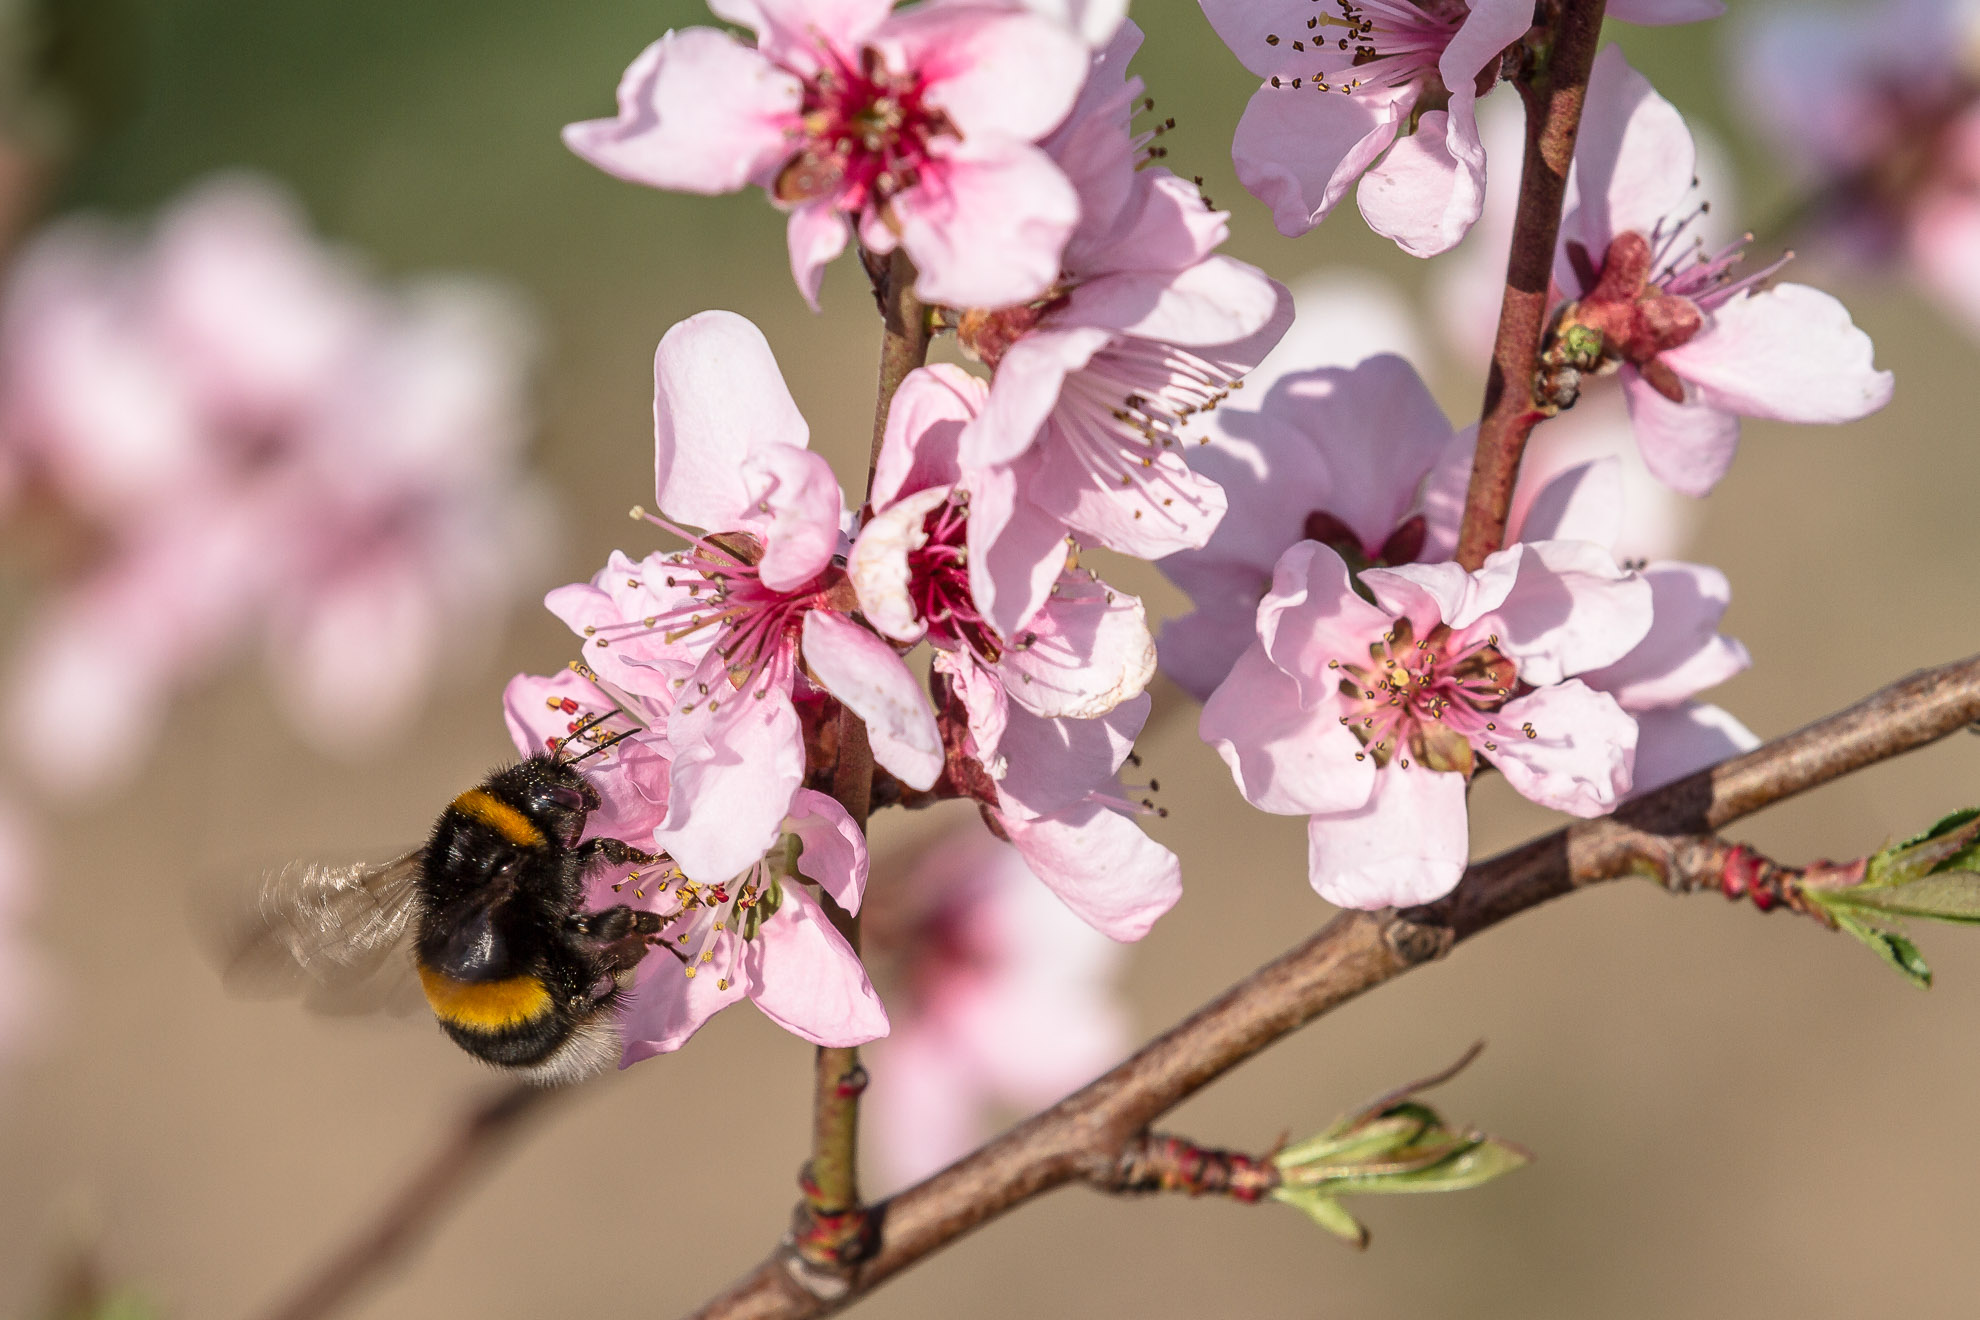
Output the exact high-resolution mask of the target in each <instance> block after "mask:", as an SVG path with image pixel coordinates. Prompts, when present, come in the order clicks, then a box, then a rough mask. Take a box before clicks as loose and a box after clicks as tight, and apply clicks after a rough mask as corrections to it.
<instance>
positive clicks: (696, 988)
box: [619, 933, 747, 1068]
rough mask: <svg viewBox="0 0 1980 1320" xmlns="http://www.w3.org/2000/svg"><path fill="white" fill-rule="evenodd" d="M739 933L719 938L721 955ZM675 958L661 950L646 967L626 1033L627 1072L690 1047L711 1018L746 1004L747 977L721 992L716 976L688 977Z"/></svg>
mask: <svg viewBox="0 0 1980 1320" xmlns="http://www.w3.org/2000/svg"><path fill="white" fill-rule="evenodd" d="M735 938H736V937H735V935H734V934H733V933H731V934H728V935H723V936H718V937H717V946H716V956H717V957H722V958H723V962H724V965H726V963H727V958H726V957H723V955H724V954H726V953H727V948H726V947H725V946H726V943H727V942H728V941H732V940H734V939H735ZM685 971H686V969H685V968H683V967H682V966H681V965H680V964H679V963H678V962H676V961H674V959H673V957H672V956H671V955H669V954H666V953H661V952H659V951H657V950H656V951H655V952H654V953H652V954H649V955H648V956H647V958H646V960H645V961H644V962H643V963H641V964H640V968H639V974H638V978H637V980H636V981H635V982H634V985H633V991H632V995H631V998H630V1001H629V1002H628V1003H627V1005H626V1010H625V1016H624V1018H623V1020H622V1025H621V1026H620V1030H621V1031H622V1032H623V1033H624V1034H625V1041H626V1044H625V1053H624V1055H623V1056H622V1057H621V1058H620V1060H619V1066H620V1067H621V1068H625V1067H630V1066H631V1065H633V1064H635V1063H638V1062H639V1061H640V1060H641V1059H650V1058H652V1057H653V1056H654V1055H656V1054H669V1053H672V1052H673V1051H675V1050H677V1049H679V1048H680V1047H681V1046H683V1045H685V1044H687V1042H688V1037H690V1036H692V1035H694V1033H695V1032H697V1031H699V1030H701V1027H702V1024H703V1023H705V1022H707V1021H708V1019H709V1018H712V1017H714V1016H715V1015H716V1014H717V1013H719V1012H721V1011H722V1010H723V1009H725V1008H727V1007H728V1006H729V1005H730V1004H733V1003H735V1002H736V1001H738V1000H740V999H741V998H742V997H743V995H744V993H745V992H746V990H747V986H746V985H745V984H744V982H743V978H742V977H737V978H736V979H734V980H733V981H731V982H729V984H728V985H727V986H724V987H722V988H721V989H717V988H716V986H717V982H718V981H719V980H720V978H718V977H714V976H693V977H690V976H687V975H685Z"/></svg>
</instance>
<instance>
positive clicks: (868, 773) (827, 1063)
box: [789, 249, 929, 1295]
mask: <svg viewBox="0 0 1980 1320" xmlns="http://www.w3.org/2000/svg"><path fill="white" fill-rule="evenodd" d="M868 269H869V270H870V271H872V272H873V276H874V296H875V297H876V299H877V300H878V301H879V304H880V319H881V323H882V327H883V330H882V336H881V341H880V388H879V396H878V398H877V400H876V401H875V404H874V408H873V447H872V450H871V452H870V453H869V455H868V458H867V466H866V496H865V499H866V500H868V501H870V500H871V499H872V498H873V474H874V470H875V469H876V468H877V467H878V466H879V464H880V445H881V442H882V441H883V440H884V439H885V438H886V435H887V414H888V412H889V411H890V410H891V409H892V407H893V403H894V395H895V393H896V392H897V391H898V390H899V389H900V387H901V382H902V381H903V380H906V379H907V376H908V373H909V372H911V371H913V370H914V369H915V368H916V367H919V366H920V365H921V364H922V363H924V362H926V361H927V360H928V343H929V325H928V309H927V308H926V307H924V306H922V304H921V300H920V299H918V298H916V297H915V295H914V281H915V269H914V263H913V262H911V261H909V260H908V257H907V253H906V252H904V251H902V250H900V249H896V250H895V251H894V253H893V254H892V255H891V256H890V257H889V258H888V259H887V261H886V265H885V267H884V269H883V268H880V267H879V264H878V263H877V262H874V263H872V264H870V265H869V267H868ZM838 725H839V740H838V758H837V761H836V762H835V763H834V766H833V770H832V796H833V797H834V798H835V799H837V800H838V803H839V805H840V806H842V807H844V808H845V809H846V814H847V815H849V816H851V817H852V821H853V824H854V826H855V827H857V828H858V829H859V830H860V832H861V833H864V832H865V830H866V817H867V814H868V812H869V811H870V810H871V809H872V805H873V748H872V745H871V743H870V742H869V741H868V739H867V736H866V725H865V724H864V723H862V722H861V720H860V718H859V716H858V715H856V714H854V713H853V711H852V709H851V708H850V707H847V706H841V707H840V708H839V720H838ZM826 910H827V912H828V913H830V915H831V917H832V923H833V925H835V926H837V927H838V929H839V931H840V933H841V934H843V935H844V936H845V937H846V941H847V942H848V943H849V944H851V945H852V947H853V949H854V951H855V952H857V951H858V949H859V919H858V917H856V916H854V915H852V914H850V913H847V912H845V911H844V910H843V909H841V908H840V907H839V906H838V905H837V904H836V903H833V902H832V901H831V900H830V899H829V898H827V899H826ZM865 1090H866V1069H865V1068H864V1067H863V1066H861V1064H860V1061H859V1051H858V1050H857V1049H832V1048H826V1047H823V1046H821V1047H820V1048H819V1050H818V1056H817V1063H816V1068H815V1072H814V1076H813V1085H812V1123H811V1159H810V1160H809V1162H807V1163H806V1165H805V1167H804V1171H803V1172H802V1173H801V1174H800V1175H799V1177H798V1186H799V1188H800V1190H801V1191H802V1192H803V1197H802V1199H801V1200H800V1201H799V1202H798V1206H797V1209H796V1211H795V1212H793V1215H792V1223H791V1243H792V1249H793V1254H792V1256H791V1258H790V1262H789V1263H790V1266H791V1268H792V1270H793V1271H794V1272H795V1273H796V1275H797V1276H798V1277H800V1278H801V1279H802V1280H803V1282H804V1286H805V1287H806V1288H807V1289H809V1290H811V1291H813V1292H817V1293H822V1294H825V1295H832V1294H835V1293H838V1292H842V1291H843V1290H844V1289H845V1287H846V1282H845V1281H846V1278H847V1273H848V1271H849V1270H850V1269H852V1267H853V1266H855V1265H856V1264H857V1263H858V1262H859V1261H860V1260H862V1259H863V1258H864V1257H865V1256H866V1255H867V1254H868V1251H869V1249H870V1248H871V1246H872V1241H873V1235H872V1224H871V1222H870V1221H869V1219H868V1216H867V1212H866V1207H865V1205H864V1204H863V1203H862V1202H861V1200H860V1195H859V1097H860V1094H861V1092H863V1091H865Z"/></svg>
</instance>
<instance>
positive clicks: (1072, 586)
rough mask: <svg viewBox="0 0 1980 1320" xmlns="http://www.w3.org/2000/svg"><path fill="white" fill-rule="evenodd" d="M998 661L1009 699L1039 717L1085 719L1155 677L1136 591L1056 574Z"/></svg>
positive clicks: (1151, 648) (1150, 641)
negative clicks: (1022, 629) (1044, 596)
mask: <svg viewBox="0 0 1980 1320" xmlns="http://www.w3.org/2000/svg"><path fill="white" fill-rule="evenodd" d="M1015 641H1016V642H1017V644H1016V645H1014V646H1012V647H1011V648H1010V649H1009V650H1007V651H1006V652H1005V653H1004V656H1003V658H1002V659H1001V660H1000V661H999V662H998V668H999V669H1000V670H1001V671H1002V675H1003V679H1004V685H1005V688H1006V690H1007V691H1008V692H1009V693H1010V695H1011V698H1012V699H1013V700H1015V701H1016V702H1017V703H1018V704H1019V705H1021V706H1023V707H1024V708H1025V709H1026V710H1029V711H1030V712H1031V713H1032V714H1034V715H1042V716H1044V717H1046V718H1047V719H1051V718H1065V719H1076V720H1089V719H1093V718H1095V717H1097V716H1100V715H1105V714H1106V713H1107V712H1108V711H1110V710H1112V709H1113V708H1114V707H1116V706H1118V705H1120V704H1121V703H1122V702H1123V701H1126V700H1127V699H1128V698H1130V697H1135V696H1139V695H1140V694H1141V692H1142V691H1143V689H1145V688H1146V687H1147V686H1148V680H1149V679H1151V678H1153V677H1155V639H1154V638H1153V637H1151V636H1150V635H1149V633H1148V612H1147V610H1146V609H1145V608H1143V606H1142V603H1141V599H1140V597H1138V596H1130V595H1127V594H1126V593H1124V592H1117V591H1115V590H1113V589H1112V588H1111V587H1109V586H1108V585H1107V584H1106V583H1104V582H1102V581H1100V580H1099V579H1098V578H1094V577H1090V576H1086V575H1083V574H1076V573H1065V574H1062V575H1061V576H1060V578H1059V582H1058V590H1056V591H1055V592H1053V593H1052V595H1051V596H1050V598H1049V599H1047V601H1046V603H1045V608H1044V609H1042V610H1040V611H1039V612H1038V614H1037V615H1036V616H1035V617H1034V618H1033V619H1032V620H1031V624H1030V626H1029V627H1028V628H1027V629H1026V630H1025V632H1024V633H1023V635H1022V636H1021V637H1019V638H1017V639H1015Z"/></svg>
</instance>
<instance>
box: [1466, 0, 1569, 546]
mask: <svg viewBox="0 0 1980 1320" xmlns="http://www.w3.org/2000/svg"><path fill="white" fill-rule="evenodd" d="M1557 7H1558V11H1559V12H1558V13H1557V14H1556V15H1555V16H1554V20H1553V21H1552V22H1551V23H1543V24H1542V26H1541V27H1540V28H1539V32H1540V34H1541V35H1540V39H1539V44H1538V46H1537V47H1535V48H1533V49H1530V50H1529V51H1528V52H1527V59H1526V65H1525V67H1524V68H1523V69H1522V70H1521V72H1520V75H1519V77H1518V78H1517V79H1516V80H1515V81H1516V85H1517V86H1518V88H1519V94H1520V98H1521V99H1522V100H1524V101H1525V102H1526V160H1525V163H1524V166H1523V168H1522V169H1521V171H1520V176H1519V211H1518V214H1517V215H1516V217H1515V218H1514V220H1513V237H1512V254H1511V256H1510V257H1509V258H1508V260H1507V262H1506V293H1505V300H1504V301H1503V302H1502V303H1501V304H1500V307H1499V332H1498V337H1497V339H1496V341H1495V342H1494V343H1493V345H1492V368H1491V373H1490V374H1489V375H1488V376H1487V377H1486V380H1485V408H1484V415H1483V417H1482V418H1481V419H1480V420H1479V423H1478V448H1477V451H1476V452H1475V453H1474V455H1473V457H1472V460H1471V485H1470V488H1469V489H1468V490H1466V492H1465V497H1464V524H1463V527H1462V528H1461V529H1460V531H1459V533H1458V548H1457V561H1458V563H1460V564H1462V565H1464V567H1465V568H1467V569H1470V570H1474V571H1475V570H1476V569H1477V568H1478V566H1479V565H1480V564H1482V563H1484V562H1485V557H1486V556H1487V555H1489V554H1491V553H1492V552H1493V551H1495V550H1497V549H1498V548H1499V547H1500V546H1501V545H1503V544H1504V543H1505V539H1506V518H1507V514H1508V511H1509V510H1510V509H1511V508H1512V494H1513V483H1514V481H1515V480H1516V479H1517V478H1518V476H1519V460H1520V456H1521V455H1522V454H1523V453H1525V451H1526V439H1527V437H1528V436H1529V435H1531V434H1532V433H1533V427H1534V425H1535V424H1536V423H1537V422H1539V421H1540V419H1541V418H1542V417H1543V416H1545V414H1544V413H1543V412H1542V411H1541V410H1540V408H1539V406H1538V402H1537V401H1536V400H1535V398H1534V396H1533V378H1534V374H1535V372H1536V371H1537V370H1538V369H1539V365H1540V340H1541V336H1542V334H1543V333H1544V331H1545V329H1546V318H1547V290H1548V287H1549V284H1550V283H1551V281H1552V277H1553V270H1554V244H1555V240H1556V239H1557V238H1558V237H1559V236H1560V229H1561V201H1562V198H1563V197H1564V196H1565V195H1566V193H1567V176H1568V166H1569V165H1570V164H1571V163H1572V162H1573V160H1574V139H1575V133H1576V131H1577V130H1578V129H1579V128H1580V126H1581V103H1582V99H1583V96H1584V94H1585V93H1586V92H1587V90H1588V72H1589V70H1590V68H1592V67H1593V66H1594V63H1595V48H1596V45H1597V43H1598V39H1599V38H1600V36H1601V33H1602V8H1603V0H1559V3H1558V6H1557Z"/></svg>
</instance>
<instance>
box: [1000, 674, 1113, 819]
mask: <svg viewBox="0 0 1980 1320" xmlns="http://www.w3.org/2000/svg"><path fill="white" fill-rule="evenodd" d="M1148 707H1149V699H1148V696H1147V694H1146V693H1143V694H1142V695H1141V696H1138V697H1134V698H1131V699H1129V700H1127V701H1124V702H1122V703H1121V704H1120V705H1118V706H1116V707H1115V708H1114V709H1113V710H1112V711H1110V712H1108V714H1107V715H1106V716H1104V717H1102V718H1100V719H1092V720H1048V719H1043V718H1041V717H1039V716H1037V715H1033V714H1032V713H1031V712H1030V711H1027V710H1024V709H1023V708H1021V707H1016V706H1011V707H1007V709H1006V712H1005V726H1004V735H1003V739H1002V741H1001V742H1000V743H999V745H998V749H997V750H998V753H999V754H1000V755H1002V756H1003V757H1004V759H1005V761H1006V762H1007V767H1006V769H1005V772H1004V777H1003V778H1002V779H1000V780H998V781H997V796H998V799H999V802H1000V804H1001V807H1002V811H1003V814H1004V815H1005V816H1006V817H1008V818H1010V819H1013V820H1017V819H1029V818H1033V817H1038V816H1049V815H1051V814H1053V813H1055V812H1060V811H1065V810H1067V809H1069V808H1071V807H1073V806H1076V805H1077V804H1079V803H1080V802H1083V801H1085V800H1086V798H1087V797H1088V796H1089V795H1090V794H1091V793H1093V791H1094V790H1095V789H1096V788H1099V787H1101V786H1103V785H1105V784H1107V783H1108V782H1109V781H1111V780H1112V779H1113V777H1114V773H1115V772H1116V771H1118V770H1119V769H1120V768H1121V762H1122V761H1123V760H1124V759H1126V756H1127V753H1128V752H1129V751H1130V750H1131V749H1132V748H1133V746H1134V735H1135V733H1136V732H1137V731H1138V730H1139V729H1140V728H1141V724H1142V722H1143V721H1144V720H1146V719H1147V718H1148Z"/></svg>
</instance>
